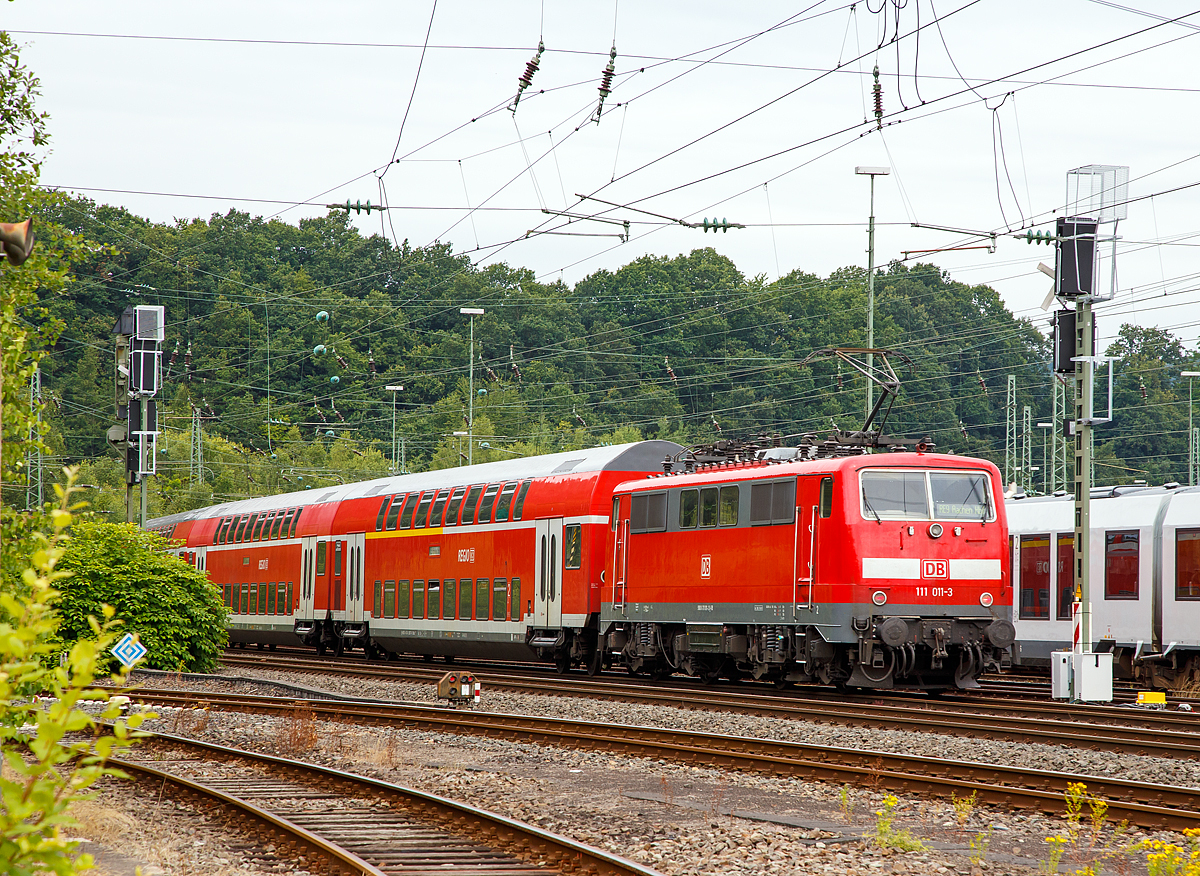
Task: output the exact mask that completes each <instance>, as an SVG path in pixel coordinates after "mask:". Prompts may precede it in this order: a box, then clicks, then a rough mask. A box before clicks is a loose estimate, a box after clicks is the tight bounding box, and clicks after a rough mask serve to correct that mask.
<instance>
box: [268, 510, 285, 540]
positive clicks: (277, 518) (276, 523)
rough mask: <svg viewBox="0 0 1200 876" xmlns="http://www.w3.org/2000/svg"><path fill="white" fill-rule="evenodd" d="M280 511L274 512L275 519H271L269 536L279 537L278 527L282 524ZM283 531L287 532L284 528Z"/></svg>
mask: <svg viewBox="0 0 1200 876" xmlns="http://www.w3.org/2000/svg"><path fill="white" fill-rule="evenodd" d="M283 513H284V512H282V511H276V512H275V519H274V520H272V521H271V538H273V539H274V538H279V527H280V526H281V525H282V524H283ZM284 532H287V530H286V529H285V530H284Z"/></svg>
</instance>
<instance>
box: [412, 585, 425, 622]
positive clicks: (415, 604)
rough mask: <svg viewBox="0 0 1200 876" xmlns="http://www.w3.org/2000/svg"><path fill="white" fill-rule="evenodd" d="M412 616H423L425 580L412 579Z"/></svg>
mask: <svg viewBox="0 0 1200 876" xmlns="http://www.w3.org/2000/svg"><path fill="white" fill-rule="evenodd" d="M412 616H413V617H414V618H422V617H425V582H424V581H413V586H412Z"/></svg>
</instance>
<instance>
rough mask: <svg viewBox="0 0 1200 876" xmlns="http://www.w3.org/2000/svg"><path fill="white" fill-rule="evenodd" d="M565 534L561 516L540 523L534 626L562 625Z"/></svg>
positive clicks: (535, 578) (538, 525) (538, 526)
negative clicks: (563, 535) (563, 540)
mask: <svg viewBox="0 0 1200 876" xmlns="http://www.w3.org/2000/svg"><path fill="white" fill-rule="evenodd" d="M562 532H563V521H562V518H561V517H554V518H550V519H548V520H539V521H538V522H537V547H536V550H537V565H536V568H535V572H534V582H533V586H534V608H533V623H534V626H538V627H557V626H561V625H562V569H563V560H562Z"/></svg>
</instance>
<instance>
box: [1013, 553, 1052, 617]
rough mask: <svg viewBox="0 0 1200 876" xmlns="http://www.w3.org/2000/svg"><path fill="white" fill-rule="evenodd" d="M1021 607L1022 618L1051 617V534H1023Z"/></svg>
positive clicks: (1020, 614)
mask: <svg viewBox="0 0 1200 876" xmlns="http://www.w3.org/2000/svg"><path fill="white" fill-rule="evenodd" d="M1020 599H1021V607H1020V611H1019V613H1018V617H1020V618H1021V619H1022V620H1048V619H1049V617H1050V536H1049V534H1046V535H1023V536H1021V596H1020Z"/></svg>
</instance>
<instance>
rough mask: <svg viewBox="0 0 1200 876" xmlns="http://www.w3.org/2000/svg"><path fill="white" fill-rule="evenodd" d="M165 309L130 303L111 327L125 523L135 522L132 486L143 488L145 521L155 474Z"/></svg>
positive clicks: (113, 433)
mask: <svg viewBox="0 0 1200 876" xmlns="http://www.w3.org/2000/svg"><path fill="white" fill-rule="evenodd" d="M165 329H166V326H165V308H163V307H162V306H161V305H149V304H139V305H136V306H133V305H130V306H129V307H126V308H125V310H124V311H122V312H121V316H120V317H119V318H118V319H117V322H116V324H115V325H114V326H113V335H114V336H115V337H116V378H115V385H114V393H113V401H114V403H115V407H116V414H117V419H118V420H121V421H123V422H119V423H117V424H116V425H115V426H113V427H111V428H110V429H109V430H108V433H107V435H106V437H107V439H108V442H109V444H110V445H112V446H113V448H115V449H116V450H117V452H119V453H121V454H122V456H123V457H124V460H125V507H126V519H127V520H129V521H130V522H132V521H133V501H132V498H133V485H134V484H140V485H141V517H140V519H141V521H142V522H143V523H144V522H145V520H146V481H145V476H147V475H152V474H154V473H155V471H156V459H155V456H156V452H157V446H158V436H159V434H160V433H159V428H158V403H157V401H156V399H155V397H156V396H157V395H158V390H159V386H160V385H161V383H162V344H163V339H164V337H165Z"/></svg>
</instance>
